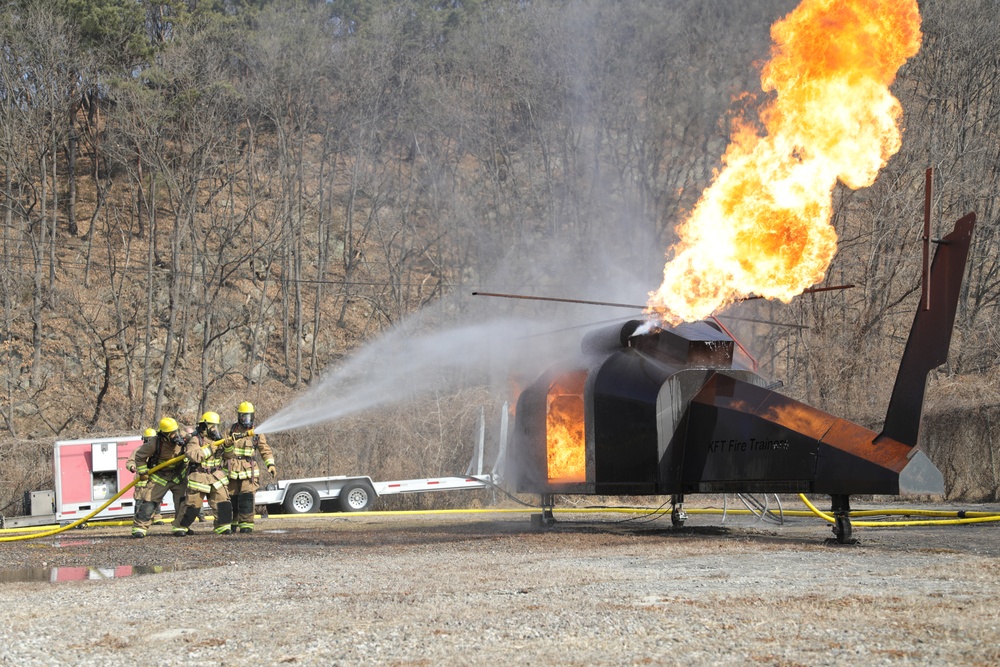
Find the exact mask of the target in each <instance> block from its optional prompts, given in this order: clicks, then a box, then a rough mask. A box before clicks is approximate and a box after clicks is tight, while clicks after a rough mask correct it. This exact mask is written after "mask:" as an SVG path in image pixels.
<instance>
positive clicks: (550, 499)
mask: <svg viewBox="0 0 1000 667" xmlns="http://www.w3.org/2000/svg"><path fill="white" fill-rule="evenodd" d="M555 504H556V499H555V496H554V495H553V494H551V493H543V494H542V502H541V505H542V513H541V514H532V515H531V526H532V528H548V527H549V526H553V525H555V522H556V517H555V516H554V515H553V513H552V509H553V508H554V507H555Z"/></svg>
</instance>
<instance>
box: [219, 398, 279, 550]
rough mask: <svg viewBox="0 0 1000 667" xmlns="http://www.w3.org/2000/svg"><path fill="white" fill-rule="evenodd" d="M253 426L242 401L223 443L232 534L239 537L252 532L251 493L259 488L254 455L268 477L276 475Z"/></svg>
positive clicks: (250, 410)
mask: <svg viewBox="0 0 1000 667" xmlns="http://www.w3.org/2000/svg"><path fill="white" fill-rule="evenodd" d="M253 424H254V409H253V403H250V402H249V401H243V402H242V403H240V404H239V406H238V407H237V408H236V423H235V424H233V425H232V426H231V427H230V428H229V435H230V437H231V438H232V440H233V443H232V444H229V443H228V442H227V443H226V446H225V447H224V448H223V453H222V457H223V459H224V460H225V463H226V469H227V473H228V475H229V496H230V497H231V498H232V499H233V503H234V504H235V505H236V515H237V516H236V519H235V521H234V523H233V532H236V529H237V528H238V529H239V531H240V532H241V533H252V532H253V519H254V493H255V492H256V491H257V489H258V488H259V487H260V468H258V467H257V460H256V458H255V456H254V454H256V453H257V452H258V451H259V452H260V457H261V459H263V461H264V466H265V467H266V468H267V471H268V472H269V473H271V477H274V476H275V475H276V474H277V470H276V469H275V467H274V454H273V453H272V452H271V447H270V446H269V445H268V444H267V439H266V438H265V437H264V436H263V435H262V434H254V432H253Z"/></svg>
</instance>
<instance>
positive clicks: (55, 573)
mask: <svg viewBox="0 0 1000 667" xmlns="http://www.w3.org/2000/svg"><path fill="white" fill-rule="evenodd" d="M188 569H191V568H188V567H183V566H177V565H116V566H114V567H35V568H23V569H19V570H0V584H9V583H14V582H29V581H48V582H50V583H61V582H64V581H86V580H89V579H95V580H102V579H121V578H123V577H132V576H136V575H140V574H160V573H162V572H174V571H176V570H188Z"/></svg>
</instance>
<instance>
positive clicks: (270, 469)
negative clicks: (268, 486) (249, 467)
mask: <svg viewBox="0 0 1000 667" xmlns="http://www.w3.org/2000/svg"><path fill="white" fill-rule="evenodd" d="M267 471H268V472H269V473H271V477H276V476H277V475H278V469H277V468H275V467H274V466H267Z"/></svg>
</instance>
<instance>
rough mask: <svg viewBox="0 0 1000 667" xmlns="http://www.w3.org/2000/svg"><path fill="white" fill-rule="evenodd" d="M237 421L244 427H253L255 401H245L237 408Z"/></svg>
mask: <svg viewBox="0 0 1000 667" xmlns="http://www.w3.org/2000/svg"><path fill="white" fill-rule="evenodd" d="M236 421H237V423H239V425H240V426H242V427H243V428H252V427H253V403H251V402H250V401H243V402H242V403H240V404H239V406H238V407H237V408H236Z"/></svg>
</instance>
